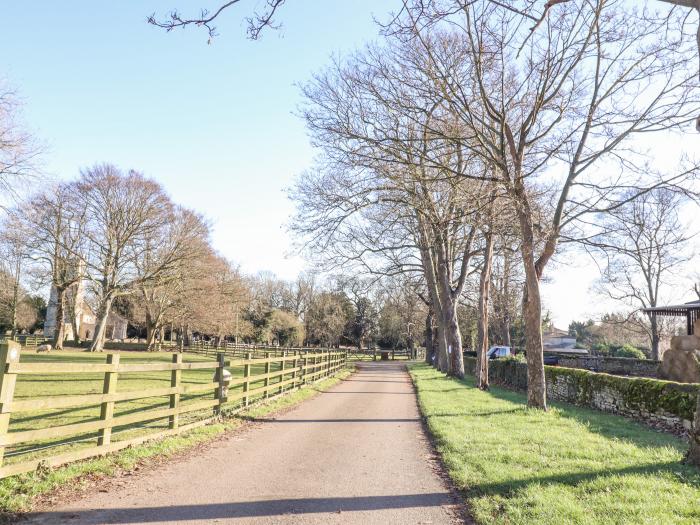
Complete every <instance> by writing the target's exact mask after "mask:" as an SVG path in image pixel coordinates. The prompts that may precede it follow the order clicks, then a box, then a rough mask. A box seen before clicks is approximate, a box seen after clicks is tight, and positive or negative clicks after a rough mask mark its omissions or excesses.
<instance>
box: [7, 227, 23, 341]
mask: <svg viewBox="0 0 700 525" xmlns="http://www.w3.org/2000/svg"><path fill="white" fill-rule="evenodd" d="M27 259H28V250H27V245H26V243H25V241H24V238H23V235H22V231H21V228H20V227H19V226H18V223H17V219H16V218H15V217H13V216H11V215H10V216H8V217H7V218H6V220H5V221H4V224H3V228H2V233H1V234H0V271H1V272H2V274H3V277H4V279H3V280H4V281H5V283H4V294H3V295H4V296H5V300H4V301H3V303H4V304H3V305H2V308H3V309H4V310H5V312H6V314H5V318H6V319H7V321H9V323H8V324H9V325H10V327H11V333H12V336H13V337H14V335H15V334H16V333H17V329H18V327H19V326H18V315H19V311H20V304H21V301H22V296H23V295H24V294H23V291H22V280H23V278H24V276H25V274H26V262H27Z"/></svg>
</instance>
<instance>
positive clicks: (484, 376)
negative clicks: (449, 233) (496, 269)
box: [476, 231, 493, 390]
mask: <svg viewBox="0 0 700 525" xmlns="http://www.w3.org/2000/svg"><path fill="white" fill-rule="evenodd" d="M492 262H493V234H492V233H491V232H490V231H489V232H488V233H487V234H486V247H485V249H484V266H483V268H482V270H481V279H480V281H479V325H478V327H477V334H478V335H477V337H478V341H477V347H476V352H477V355H476V385H477V387H478V388H480V389H481V390H488V389H489V357H488V350H489V294H490V291H491V265H492Z"/></svg>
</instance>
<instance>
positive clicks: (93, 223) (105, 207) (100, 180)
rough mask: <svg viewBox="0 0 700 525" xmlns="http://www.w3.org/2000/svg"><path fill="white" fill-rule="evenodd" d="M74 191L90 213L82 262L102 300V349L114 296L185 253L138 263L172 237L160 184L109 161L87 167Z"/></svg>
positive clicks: (98, 338) (98, 335)
mask: <svg viewBox="0 0 700 525" xmlns="http://www.w3.org/2000/svg"><path fill="white" fill-rule="evenodd" d="M70 191H71V192H72V193H73V195H74V199H73V201H72V206H73V207H74V208H75V209H77V210H84V212H85V216H86V223H85V229H84V233H83V235H84V238H85V242H86V246H85V256H84V258H83V263H84V265H85V277H86V278H87V279H88V281H89V282H90V283H91V285H92V289H93V292H94V294H95V297H96V300H97V305H96V310H97V311H96V319H97V324H96V329H95V334H94V339H93V341H92V345H91V347H90V349H91V350H92V351H101V350H102V348H103V346H104V340H105V335H106V329H107V322H108V317H109V314H110V312H111V308H112V304H113V302H114V300H115V299H116V298H117V297H120V296H126V295H130V294H133V293H135V292H136V291H137V290H138V287H139V286H140V285H142V284H144V283H149V282H154V281H157V280H158V279H159V278H160V277H161V276H163V275H166V274H168V273H169V272H171V271H172V269H173V267H174V266H175V265H176V264H177V262H178V261H179V257H180V254H179V253H178V252H177V251H173V252H171V253H170V254H169V255H168V256H166V257H163V258H160V259H159V260H158V262H157V263H156V264H154V265H149V266H148V268H147V269H145V270H144V268H143V267H142V266H141V265H140V264H139V263H140V262H141V261H142V260H143V259H144V257H145V254H147V253H157V252H158V251H159V248H160V247H161V246H162V245H164V244H166V243H167V242H168V241H169V239H168V238H167V236H166V232H167V226H168V225H169V224H170V223H171V221H172V219H173V213H172V211H173V206H172V204H171V202H170V200H169V199H168V198H167V196H166V195H165V194H164V193H163V190H162V188H161V187H160V186H159V185H158V184H157V183H155V182H153V181H151V180H148V179H146V178H144V177H143V176H142V175H140V174H139V173H137V172H135V171H130V172H128V173H126V174H124V173H122V172H121V171H119V170H118V169H117V168H116V167H114V166H111V165H109V164H102V165H98V166H95V167H93V168H90V169H87V170H84V171H83V172H82V173H81V177H80V179H79V180H78V181H77V182H75V183H73V184H71V186H70ZM78 255H79V254H78Z"/></svg>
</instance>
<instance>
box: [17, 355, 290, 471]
mask: <svg viewBox="0 0 700 525" xmlns="http://www.w3.org/2000/svg"><path fill="white" fill-rule="evenodd" d="M20 359H21V362H25V363H36V362H71V363H76V362H83V363H104V362H105V359H106V356H105V354H103V353H91V352H84V351H56V352H53V353H51V354H37V353H35V352H33V351H31V350H28V351H22V354H21V358H20ZM120 359H121V362H122V363H145V362H167V363H170V362H171V360H172V354H170V353H165V352H163V353H159V352H152V353H146V352H121V357H120ZM227 360H229V358H227ZM183 361H184V362H192V361H215V358H213V357H211V356H209V357H205V356H200V355H196V354H185V355H184V356H183ZM289 366H291V365H290V364H289V363H288V364H287V367H289ZM278 370H280V364H278V363H272V364H271V366H270V371H271V372H275V371H278ZM229 371H230V372H231V373H232V374H233V376H234V377H241V376H243V367H242V366H238V367H235V368H229ZM264 372H265V365H264V364H261V365H253V366H251V375H257V374H263V373H264ZM213 373H214V370H213V369H211V370H210V369H206V370H183V371H182V372H181V374H182V375H181V381H182V383H183V384H195V383H209V382H211V381H212V378H213ZM284 378H285V379H290V378H291V374H290V375H285V377H284ZM103 379H104V374H103V373H88V374H84V373H76V374H60V375H59V374H45V375H20V376H19V377H18V381H17V386H16V388H15V399H31V398H44V397H56V396H62V395H77V394H96V393H101V392H102V387H103ZM279 381H280V378H273V379H271V380H270V382H271V383H273V384H274V383H275V382H279ZM263 385H264V382H263V381H256V382H252V383H251V384H250V389H251V390H253V389H255V388H257V387H261V386H263ZM169 386H170V372H169V371H162V372H133V373H123V374H119V378H118V380H117V391H118V392H126V391H146V390H149V389H154V388H167V387H169ZM287 388H289V386H287ZM242 389H243V386H242V385H236V386H233V387H231V389H230V390H229V393H230V395H233V394H235V393H237V392H240V391H242ZM274 393H275V392H274V391H273V392H271V395H273V394H274ZM259 397H261V395H258V396H252V397H251V401H254V400H256V399H257V398H259ZM203 399H213V390H212V391H211V392H205V393H201V394H193V395H182V396H181V400H180V403H181V406H186V405H187V404H189V403H193V402H195V401H199V400H203ZM168 403H169V398H168V396H161V397H153V398H144V399H137V400H133V401H123V402H117V403H115V408H114V415H115V416H121V415H126V414H130V413H134V412H137V411H143V410H150V409H159V408H167V407H168ZM240 404H241V400H236V401H234V402H231V403H228V404H227V405H224V410H232V409H235V408H237V407H238V406H239V405H240ZM211 415H212V412H211V411H210V410H207V411H195V412H189V413H186V414H183V415H181V416H180V424H181V425H185V424H187V423H191V422H194V421H196V420H199V419H203V418H206V417H209V416H211ZM99 416H100V405H99V404H97V405H93V406H88V407H83V408H67V409H51V410H37V411H33V412H23V413H16V414H12V416H11V419H10V431H11V432H17V431H23V430H34V429H40V428H46V427H55V426H60V425H69V424H74V423H84V422H88V421H95V420H97V419H99ZM167 425H168V420H167V418H166V419H159V420H154V421H150V422H148V421H146V422H143V423H136V424H132V425H125V426H123V427H116V428H115V430H114V431H113V437H112V441H113V442H117V441H120V440H124V439H129V438H132V437H135V436H137V435H141V434H146V433H150V432H157V431H161V430H165V429H166V428H167ZM96 436H97V434H96V433H91V434H85V435H77V436H70V437H66V438H60V439H53V440H42V441H34V442H31V443H27V444H22V445H19V446H16V447H12V448H8V449H7V450H6V456H5V463H6V464H11V463H15V462H19V461H25V460H29V459H36V458H41V457H43V456H45V455H49V454H60V453H64V452H67V451H69V450H76V449H79V448H85V447H89V446H94V445H95V444H96ZM47 447H48V448H47Z"/></svg>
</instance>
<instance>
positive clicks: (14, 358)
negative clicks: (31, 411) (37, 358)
mask: <svg viewBox="0 0 700 525" xmlns="http://www.w3.org/2000/svg"><path fill="white" fill-rule="evenodd" d="M20 348H21V346H20V344H19V343H17V342H15V341H9V340H8V341H5V342H4V343H2V344H0V439H1V440H4V439H5V436H6V435H7V431H8V429H9V428H10V415H11V413H12V398H13V397H14V395H15V385H16V384H17V374H10V373H8V372H7V367H8V365H9V364H10V363H18V362H19V355H20ZM4 456H5V447H4V446H3V445H1V444H0V465H2V461H3V457H4Z"/></svg>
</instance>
